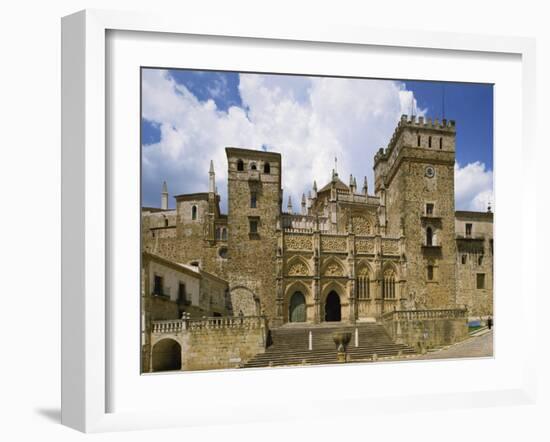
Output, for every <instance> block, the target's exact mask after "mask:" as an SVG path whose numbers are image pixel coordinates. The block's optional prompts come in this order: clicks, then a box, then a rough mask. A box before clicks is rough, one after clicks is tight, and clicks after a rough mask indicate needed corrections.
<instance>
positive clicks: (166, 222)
mask: <svg viewBox="0 0 550 442" xmlns="http://www.w3.org/2000/svg"><path fill="white" fill-rule="evenodd" d="M164 227H168V218H164Z"/></svg>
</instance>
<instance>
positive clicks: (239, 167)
mask: <svg viewBox="0 0 550 442" xmlns="http://www.w3.org/2000/svg"><path fill="white" fill-rule="evenodd" d="M237 170H239V171H243V170H244V163H243V160H239V161H237Z"/></svg>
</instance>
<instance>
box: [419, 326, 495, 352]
mask: <svg viewBox="0 0 550 442" xmlns="http://www.w3.org/2000/svg"><path fill="white" fill-rule="evenodd" d="M487 356H493V330H490V331H487V332H486V333H483V334H482V335H480V336H473V337H470V338H468V339H466V340H465V341H462V342H459V343H457V344H454V345H450V346H449V347H445V348H442V349H441V350H437V351H433V352H429V353H428V354H426V355H422V356H418V357H414V358H413V359H447V358H479V357H487Z"/></svg>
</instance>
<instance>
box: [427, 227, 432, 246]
mask: <svg viewBox="0 0 550 442" xmlns="http://www.w3.org/2000/svg"><path fill="white" fill-rule="evenodd" d="M426 245H427V246H433V231H432V228H431V227H428V228H427V229H426Z"/></svg>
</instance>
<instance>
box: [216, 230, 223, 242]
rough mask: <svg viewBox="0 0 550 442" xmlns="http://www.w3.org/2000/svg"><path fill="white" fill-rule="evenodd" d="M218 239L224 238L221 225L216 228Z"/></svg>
mask: <svg viewBox="0 0 550 442" xmlns="http://www.w3.org/2000/svg"><path fill="white" fill-rule="evenodd" d="M216 239H222V229H220V228H219V227H218V228H217V229H216Z"/></svg>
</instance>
